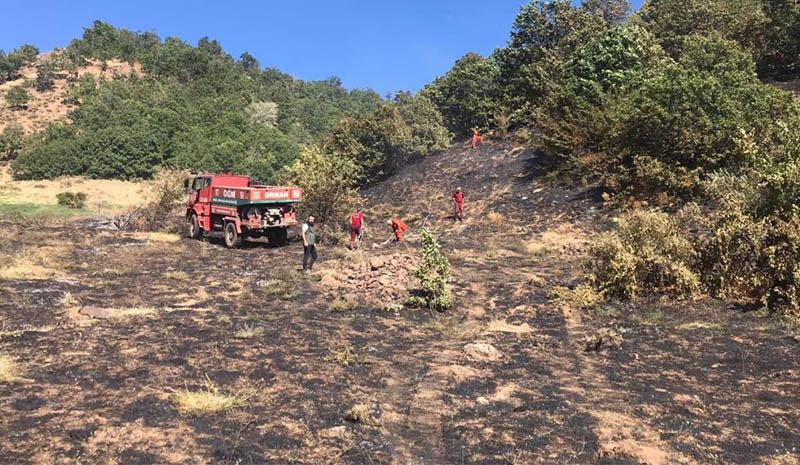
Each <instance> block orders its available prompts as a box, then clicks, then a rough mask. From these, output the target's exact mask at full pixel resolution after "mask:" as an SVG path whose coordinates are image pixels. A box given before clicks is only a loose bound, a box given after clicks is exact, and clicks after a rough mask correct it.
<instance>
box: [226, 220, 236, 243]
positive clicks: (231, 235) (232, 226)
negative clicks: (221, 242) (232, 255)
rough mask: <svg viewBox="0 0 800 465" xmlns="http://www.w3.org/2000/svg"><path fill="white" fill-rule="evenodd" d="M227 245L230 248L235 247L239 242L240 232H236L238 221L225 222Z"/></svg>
mask: <svg viewBox="0 0 800 465" xmlns="http://www.w3.org/2000/svg"><path fill="white" fill-rule="evenodd" d="M224 238H225V247H227V248H229V249H233V248H235V247H236V246H237V245H238V243H239V233H238V232H236V223H234V222H233V221H228V222H227V223H225V234H224Z"/></svg>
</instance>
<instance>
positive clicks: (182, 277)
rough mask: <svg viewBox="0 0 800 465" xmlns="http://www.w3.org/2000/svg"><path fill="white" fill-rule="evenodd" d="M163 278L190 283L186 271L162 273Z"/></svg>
mask: <svg viewBox="0 0 800 465" xmlns="http://www.w3.org/2000/svg"><path fill="white" fill-rule="evenodd" d="M161 277H162V278H164V279H173V280H175V281H188V280H189V278H190V276H189V273H187V272H185V271H167V272H166V273H162V274H161Z"/></svg>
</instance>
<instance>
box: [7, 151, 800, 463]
mask: <svg viewBox="0 0 800 465" xmlns="http://www.w3.org/2000/svg"><path fill="white" fill-rule="evenodd" d="M459 163H462V164H465V165H466V166H469V167H470V169H469V170H468V171H467V172H466V173H462V174H461V175H458V174H456V173H455V171H454V167H455V166H457V165H458V164H459ZM535 163H536V160H535V157H534V155H533V154H531V153H530V152H529V151H527V150H524V149H522V148H521V147H517V146H516V144H514V143H512V142H508V143H504V144H501V143H499V142H493V143H492V144H491V145H489V146H486V147H484V148H482V149H481V150H479V151H476V152H472V151H470V150H466V149H464V148H463V147H460V146H459V147H456V148H454V149H452V150H450V151H448V152H446V153H444V154H442V155H439V156H436V157H431V158H430V159H427V160H425V161H423V162H421V163H420V164H417V165H414V166H411V167H408V168H407V169H405V170H404V171H403V172H401V173H399V174H398V175H397V176H395V177H394V178H393V179H392V180H390V181H389V182H386V183H383V184H381V185H379V186H376V187H375V188H373V189H371V190H369V191H367V192H366V195H367V197H368V206H369V207H370V208H369V210H368V217H367V218H368V221H369V223H368V225H370V227H371V229H370V230H369V231H368V236H367V244H366V250H365V251H362V252H359V253H350V252H346V251H344V250H343V249H342V248H341V247H331V246H325V245H321V246H320V261H319V263H318V266H317V268H316V271H315V273H314V274H312V275H310V276H304V275H302V274H301V273H300V272H299V267H300V266H299V265H300V261H301V255H302V250H301V249H302V247H300V246H299V245H298V243H296V242H293V243H291V244H290V245H289V246H287V247H282V248H272V247H269V246H268V245H267V244H265V243H263V242H260V241H256V242H252V243H251V242H248V243H245V244H244V245H243V247H241V248H240V249H237V250H227V249H225V248H224V247H223V246H222V245H221V244H219V243H216V242H211V243H208V242H199V241H192V240H189V239H185V238H180V239H179V238H178V237H176V236H170V235H146V234H136V235H134V234H129V233H119V232H111V231H98V230H95V229H91V228H88V227H82V226H80V224H84V223H71V222H68V221H66V220H64V221H50V222H43V223H42V224H41V225H40V226H39V227H37V228H30V226H29V225H22V224H17V223H15V222H10V221H2V222H0V225H2V227H3V229H4V230H5V232H6V237H7V238H8V239H7V240H6V242H5V243H3V244H2V245H0V254H2V255H3V256H4V265H5V264H8V266H7V267H6V269H5V270H4V272H3V273H2V274H0V276H2V277H1V278H0V370H2V367H3V360H6V365H7V366H13V367H15V370H9V369H8V367H7V368H6V374H7V375H8V373H11V375H12V376H6V378H5V379H4V378H3V377H2V371H0V411H2V412H3V415H1V416H0V463H2V464H6V463H8V464H59V465H60V464H65V465H66V464H70V465H72V464H120V465H121V464H125V465H133V464H309V465H310V464H426V465H439V464H485V465H489V464H497V465H500V464H513V465H519V464H653V465H661V464H663V465H666V464H710V463H714V464H717V463H720V464H770V465H789V464H798V463H800V459H798V456H799V454H800V389H798V388H797V386H798V385H799V384H800V368H798V363H799V362H800V344H798V343H797V342H796V341H794V340H793V339H792V338H791V337H789V335H788V334H787V333H786V332H785V331H784V330H783V329H782V328H781V326H780V325H779V324H777V323H776V322H775V321H773V320H772V319H769V318H764V317H759V316H757V315H756V314H755V313H754V312H749V311H746V309H741V308H739V307H735V306H729V305H726V304H724V303H722V302H718V301H715V300H712V299H698V300H697V301H690V302H672V301H666V300H663V299H658V298H653V299H651V300H646V301H639V302H634V303H611V304H608V305H604V306H602V307H600V308H597V309H594V310H591V311H589V310H580V309H578V308H576V307H575V306H574V305H573V304H569V303H563V302H559V301H554V300H552V299H551V298H550V297H548V296H550V295H551V289H552V288H553V287H554V286H566V287H568V288H571V287H574V286H575V285H576V284H577V283H578V282H579V281H580V278H581V274H580V267H579V263H580V259H581V257H582V255H583V251H584V249H585V245H586V242H587V241H588V240H589V239H590V238H591V236H592V235H593V234H595V233H596V232H598V231H600V230H604V229H607V228H609V227H611V225H613V212H610V211H608V210H606V209H605V208H604V207H603V205H602V202H601V201H600V202H598V201H597V199H596V198H595V196H594V195H591V191H589V190H587V191H586V192H583V191H582V190H581V189H576V188H572V187H569V186H552V185H550V184H549V183H547V182H546V181H545V180H544V179H543V178H542V177H540V176H537V175H534V174H524V173H530V172H531V170H530V169H529V168H530V167H531V166H534V165H535ZM519 173H523V174H519ZM422 181H425V182H424V183H423V182H422ZM456 184H458V185H460V186H461V187H463V188H464V190H465V191H466V193H467V201H468V203H467V215H468V218H467V221H465V222H464V223H453V220H452V218H450V217H449V213H450V212H449V203H448V198H449V196H450V195H451V192H450V189H451V188H452V187H453V186H454V185H456ZM420 186H427V187H420ZM389 199H393V201H392V203H391V204H390V203H389ZM442 205H444V207H442ZM389 216H400V217H402V218H404V219H406V220H408V222H409V224H410V225H411V226H412V234H410V236H409V237H410V239H409V243H408V244H407V245H400V246H394V245H392V246H386V247H379V248H373V245H372V244H373V243H376V242H380V241H382V240H383V239H384V237H383V236H384V235H385V234H382V233H383V232H384V231H380V228H381V226H380V220H382V219H385V218H387V217H389ZM423 224H425V225H426V226H428V227H431V228H433V230H434V231H435V233H436V235H437V237H438V238H439V240H440V242H441V244H442V248H443V250H444V251H445V253H446V254H447V255H448V256H449V257H450V259H451V262H452V265H453V293H454V296H455V302H456V308H455V309H454V310H453V311H451V312H449V313H446V314H438V313H433V314H431V313H429V312H427V311H424V310H423V311H420V310H413V309H409V308H404V307H403V306H402V300H403V297H402V294H403V292H397V291H398V287H399V288H402V289H401V290H403V289H405V290H406V291H407V289H406V288H408V287H410V286H413V280H409V278H408V277H407V276H406V277H405V278H403V279H402V280H400V282H399V284H398V283H396V282H390V281H387V280H386V279H385V277H386V276H387V275H386V274H381V273H384V271H381V270H389V269H393V268H391V266H394V265H392V263H395V264H396V265H397V266H401V267H402V265H403V264H404V263H406V262H408V263H411V262H412V261H413V259H414V257H417V256H418V254H419V250H418V247H419V244H418V243H417V234H416V233H415V231H417V230H418V228H419V227H420V226H422V225H423ZM376 256H381V257H388V259H387V261H386V263H387V264H386V265H385V266H383V267H380V268H381V269H378V270H375V269H373V268H374V267H373V266H371V265H370V261H371V259H372V258H373V257H376ZM392 258H393V259H394V262H391V260H390V259H392ZM370 273H377V274H378V275H375V276H372V275H370ZM393 273H394V272H393ZM364 275H367V277H366V278H365V277H363V276H364ZM370 276H371V277H370ZM362 279H366V280H369V282H370V283H373V284H370V285H363V286H361V285H359V282H360V281H359V280H362ZM347 283H350V284H347ZM353 283H355V284H353ZM374 283H377V284H374ZM387 289H390V290H391V292H384V291H387ZM587 340H590V341H591V343H587ZM587 349H589V350H587ZM3 357H5V358H3ZM9 360H10V362H9ZM196 393H205V394H209V395H211V397H212V398H214V399H221V398H225V399H228V400H230V401H231V402H230V404H229V405H228V406H227V407H225V408H224V409H218V411H207V412H200V411H196V410H192V409H191V407H192V406H194V407H197V405H192V404H189V405H187V404H186V403H184V401H185V400H186V398H187V397H188V396H187V394H196ZM353 407H357V408H353Z"/></svg>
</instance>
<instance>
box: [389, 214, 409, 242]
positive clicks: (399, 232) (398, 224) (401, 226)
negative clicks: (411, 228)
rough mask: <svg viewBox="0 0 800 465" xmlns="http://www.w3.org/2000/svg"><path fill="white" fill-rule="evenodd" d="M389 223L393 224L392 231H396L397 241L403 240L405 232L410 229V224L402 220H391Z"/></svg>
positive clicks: (395, 238) (395, 237)
mask: <svg viewBox="0 0 800 465" xmlns="http://www.w3.org/2000/svg"><path fill="white" fill-rule="evenodd" d="M387 224H389V225H391V226H392V231H394V240H395V241H397V242H403V233H404V232H406V231H408V225H407V224H405V223H403V222H402V221H400V220H395V219H392V220H389V221H387Z"/></svg>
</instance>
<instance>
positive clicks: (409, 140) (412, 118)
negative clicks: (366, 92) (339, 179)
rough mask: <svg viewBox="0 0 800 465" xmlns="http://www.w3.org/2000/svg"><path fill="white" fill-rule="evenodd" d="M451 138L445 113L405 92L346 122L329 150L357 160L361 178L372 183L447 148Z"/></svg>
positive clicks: (335, 133)
mask: <svg viewBox="0 0 800 465" xmlns="http://www.w3.org/2000/svg"><path fill="white" fill-rule="evenodd" d="M450 138H451V135H450V133H449V132H448V131H447V129H446V128H445V127H444V122H443V120H442V115H441V114H440V113H439V111H438V110H437V109H436V107H435V106H434V105H433V104H432V103H431V102H430V100H428V99H427V98H425V97H423V96H420V95H416V96H411V95H410V94H407V93H402V92H401V93H398V94H397V96H395V99H394V101H392V102H385V103H384V104H382V105H381V106H379V107H378V109H377V110H376V111H375V113H373V114H371V115H369V116H363V117H358V118H351V119H346V120H344V121H342V122H341V123H340V124H339V126H338V127H337V129H336V130H335V131H334V133H333V137H332V138H331V139H330V140H329V141H328V144H327V147H326V149H327V150H329V151H330V152H333V153H334V154H336V155H338V156H340V157H344V158H348V159H351V160H353V161H354V162H355V163H357V165H358V166H359V170H360V177H359V178H358V180H359V181H361V182H363V183H366V184H369V183H373V182H376V181H379V180H381V179H383V178H384V177H386V176H388V175H389V174H392V173H394V172H395V171H397V169H398V168H399V167H401V166H403V165H404V164H406V163H408V162H410V161H414V160H416V159H419V158H422V157H424V156H426V155H428V154H430V153H431V152H434V151H437V150H443V149H445V148H447V146H448V145H449V143H450Z"/></svg>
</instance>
